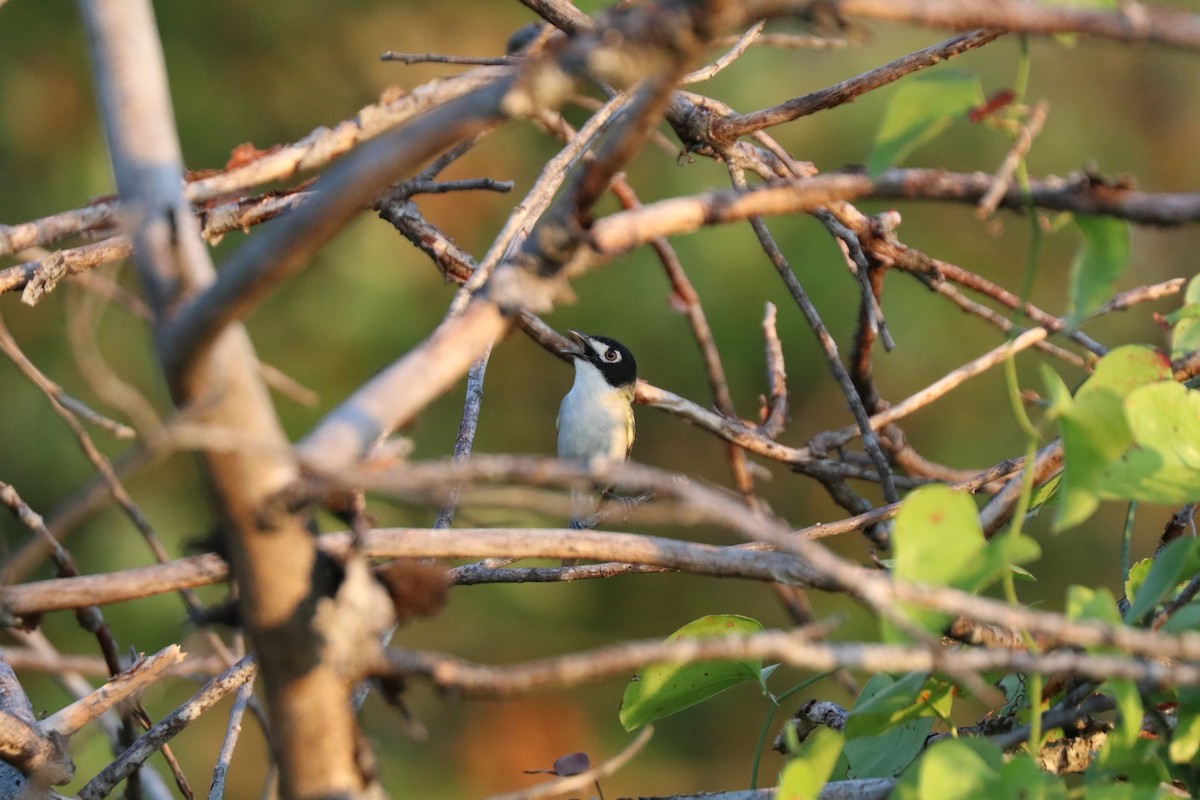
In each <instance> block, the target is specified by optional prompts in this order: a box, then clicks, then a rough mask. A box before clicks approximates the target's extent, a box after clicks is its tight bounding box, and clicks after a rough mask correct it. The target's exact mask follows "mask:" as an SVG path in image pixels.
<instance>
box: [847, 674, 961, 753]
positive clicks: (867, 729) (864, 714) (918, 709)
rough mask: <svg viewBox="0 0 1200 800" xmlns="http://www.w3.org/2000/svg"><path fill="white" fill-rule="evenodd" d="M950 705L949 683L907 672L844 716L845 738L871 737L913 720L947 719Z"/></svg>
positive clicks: (950, 687)
mask: <svg viewBox="0 0 1200 800" xmlns="http://www.w3.org/2000/svg"><path fill="white" fill-rule="evenodd" d="M953 702H954V697H953V686H952V685H951V684H949V683H946V682H945V681H942V680H938V679H937V678H931V677H929V676H927V675H926V674H925V673H923V672H910V673H908V674H907V675H905V676H904V677H902V678H900V679H898V680H897V681H895V682H894V683H892V684H891V685H889V686H885V687H882V688H881V689H880V690H879V691H877V692H876V693H875V694H873V695H872V696H871V697H869V698H867V699H866V700H863V699H862V698H861V697H860V698H859V702H858V703H857V704H855V706H854V709H853V710H852V711H851V712H850V714H849V716H847V717H846V736H847V738H851V739H853V738H858V737H860V736H872V735H874V734H878V733H882V732H884V731H886V730H888V729H889V728H891V727H892V726H894V725H897V724H899V723H901V722H906V721H908V720H910V719H914V718H917V717H926V716H936V717H947V716H949V715H950V706H951V704H952V703H953Z"/></svg>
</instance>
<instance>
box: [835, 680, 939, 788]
mask: <svg viewBox="0 0 1200 800" xmlns="http://www.w3.org/2000/svg"><path fill="white" fill-rule="evenodd" d="M893 683H894V681H893V680H892V678H891V676H889V675H885V674H882V673H879V674H876V675H873V676H871V679H870V680H869V681H867V685H866V686H864V687H863V689H862V692H861V693H860V694H859V696H858V701H857V702H856V703H855V706H854V710H853V711H852V712H851V714H850V717H851V718H852V717H853V716H854V712H855V711H858V710H859V709H860V708H862V707H863V706H864V705H866V704H867V703H869V702H870V701H871V700H872V699H873V698H874V697H875V696H876V695H878V694H879V693H880V692H883V691H885V690H887V689H888V688H889V687H891V686H892V685H893ZM849 719H850V718H847V722H849ZM933 723H934V718H933V717H932V716H926V717H918V718H916V719H911V720H909V721H907V722H904V723H901V724H899V725H894V726H892V727H890V728H886V729H885V730H884V732H883V733H880V734H878V735H875V736H858V737H855V738H849V737H850V734H849V732H847V737H848V738H847V740H846V743H845V746H844V747H843V749H842V758H841V763H840V764H839V768H838V771H837V774H838V775H844V776H845V777H847V778H894V777H895V776H897V775H899V774H900V772H901V771H902V770H903V769H904V768H905V767H907V766H908V765H909V764H910V763H912V760H913V759H914V758H916V757H917V755H919V754H920V752H921V750H922V749H924V747H925V739H926V738H927V737H928V736H929V731H930V730H932V728H933ZM848 727H850V728H851V729H853V728H855V727H857V723H855V724H854V725H848Z"/></svg>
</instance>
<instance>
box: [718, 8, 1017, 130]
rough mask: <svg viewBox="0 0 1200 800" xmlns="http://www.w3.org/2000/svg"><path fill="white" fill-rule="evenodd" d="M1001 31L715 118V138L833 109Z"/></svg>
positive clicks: (984, 32)
mask: <svg viewBox="0 0 1200 800" xmlns="http://www.w3.org/2000/svg"><path fill="white" fill-rule="evenodd" d="M1002 33H1003V31H1001V30H978V31H971V32H970V33H966V34H963V35H961V36H955V37H953V38H951V39H947V40H946V41H944V42H939V43H937V44H935V45H933V46H931V47H927V48H925V49H924V50H918V51H916V52H915V53H909V54H908V55H906V56H902V57H901V58H898V59H896V60H895V61H892V62H891V63H889V64H885V65H884V66H882V67H877V68H876V69H873V70H870V71H869V72H864V73H863V74H862V75H858V76H855V77H853V78H850V79H848V80H844V81H842V82H841V83H837V84H834V85H833V86H830V87H829V88H827V89H822V90H820V91H818V92H813V93H812V94H806V95H804V96H803V97H797V98H795V99H794V100H789V101H787V102H786V103H781V104H780V105H777V106H772V107H771V108H766V109H763V110H762V111H755V112H753V113H751V114H742V115H735V116H732V117H714V118H713V120H712V122H711V125H712V137H713V138H714V139H715V140H716V141H718V142H729V141H733V140H734V139H736V138H738V137H739V136H745V135H746V134H748V133H752V132H753V131H757V130H761V129H763V128H769V127H771V126H773V125H779V124H782V123H784V122H790V121H792V120H795V119H799V118H800V117H803V116H807V115H808V114H813V113H816V112H817V111H822V110H824V109H827V108H834V107H836V106H839V105H842V104H844V103H849V102H851V101H853V100H854V98H856V97H858V96H860V95H863V94H866V93H867V92H869V91H871V90H873V89H878V88H879V87H880V86H886V85H887V84H889V83H891V82H893V81H897V80H899V79H900V78H903V77H904V76H905V75H909V74H911V73H913V72H917V71H918V70H922V69H925V68H926V67H931V66H933V65H934V64H939V63H941V62H943V61H946V60H947V59H951V58H954V57H955V56H957V55H960V54H962V53H965V52H967V51H968V50H972V49H974V48H976V47H982V46H983V45H985V44H987V43H988V42H991V41H993V40H994V39H996V38H997V37H999V36H1000V35H1001V34H1002Z"/></svg>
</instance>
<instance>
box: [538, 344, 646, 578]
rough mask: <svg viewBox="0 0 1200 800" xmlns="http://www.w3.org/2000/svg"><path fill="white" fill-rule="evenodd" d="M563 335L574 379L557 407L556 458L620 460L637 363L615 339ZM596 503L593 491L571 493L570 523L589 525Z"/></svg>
mask: <svg viewBox="0 0 1200 800" xmlns="http://www.w3.org/2000/svg"><path fill="white" fill-rule="evenodd" d="M568 333H569V334H570V336H571V342H572V344H571V346H570V347H569V348H567V349H566V350H564V351H563V353H564V355H569V356H570V357H571V360H572V361H573V362H574V363H575V382H574V383H573V384H572V385H571V390H570V391H568V392H567V394H566V396H565V397H563V399H562V405H561V406H559V409H558V420H557V422H556V426H557V428H558V457H559V458H561V459H566V460H570V461H577V462H581V463H583V464H584V465H588V464H590V463H591V462H592V461H593V460H594V459H600V460H602V461H609V462H618V463H620V462H624V461H626V460H627V459H628V458H629V453H630V450H631V449H632V448H633V436H634V421H633V393H634V389H635V387H636V385H637V362H636V361H635V360H634V358H633V353H631V352H629V348H628V347H626V346H625V345H623V344H621V343H620V342H618V341H616V340H615V339H610V338H608V337H607V336H590V335H587V334H583V333H580V332H579V331H568ZM598 506H599V498H598V496H597V495H596V493H594V492H583V491H579V490H576V491H573V492H572V493H571V519H570V527H572V528H586V527H588V525H587V519H588V517H590V516H591V515H592V514H593V513H594V512H595V510H596V508H597V507H598ZM563 564H564V565H567V566H569V564H567V562H566V561H564V562H563Z"/></svg>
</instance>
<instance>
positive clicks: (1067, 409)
mask: <svg viewBox="0 0 1200 800" xmlns="http://www.w3.org/2000/svg"><path fill="white" fill-rule="evenodd" d="M1043 376H1044V378H1045V381H1046V386H1047V394H1048V395H1049V397H1050V400H1051V403H1052V408H1053V413H1054V415H1055V416H1056V417H1057V418H1058V420H1059V424H1060V426H1061V428H1062V439H1063V450H1064V456H1065V470H1064V475H1063V488H1062V502H1061V503H1060V505H1059V515H1058V520H1057V523H1056V524H1057V527H1058V528H1059V529H1060V530H1061V529H1064V528H1069V527H1073V526H1075V525H1078V524H1080V523H1081V522H1083V521H1084V520H1086V519H1087V518H1088V517H1089V516H1091V514H1092V513H1093V512H1094V511H1095V510H1096V507H1097V506H1098V505H1099V504H1100V501H1101V500H1146V501H1150V502H1157V503H1175V504H1178V503H1186V502H1189V501H1191V500H1195V499H1197V498H1200V392H1196V391H1193V390H1190V389H1187V388H1186V387H1184V386H1182V385H1181V384H1178V383H1176V382H1175V381H1173V380H1172V373H1171V365H1170V362H1168V361H1167V359H1166V358H1165V357H1164V356H1163V355H1162V354H1161V353H1159V352H1158V351H1156V350H1153V349H1152V348H1149V347H1143V346H1139V345H1127V346H1125V347H1119V348H1117V349H1115V350H1113V351H1112V352H1110V353H1109V354H1108V355H1106V356H1105V357H1104V358H1102V359H1100V361H1099V362H1098V363H1097V365H1096V370H1095V373H1094V374H1093V375H1092V376H1091V377H1090V378H1088V379H1087V381H1085V382H1084V384H1083V385H1082V386H1081V387H1080V388H1079V390H1078V391H1077V392H1076V393H1075V395H1074V397H1072V396H1071V394H1070V392H1069V391H1068V390H1067V387H1066V385H1065V384H1064V383H1063V382H1062V379H1061V378H1059V377H1058V375H1057V374H1056V373H1054V372H1053V371H1051V370H1049V369H1043Z"/></svg>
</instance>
